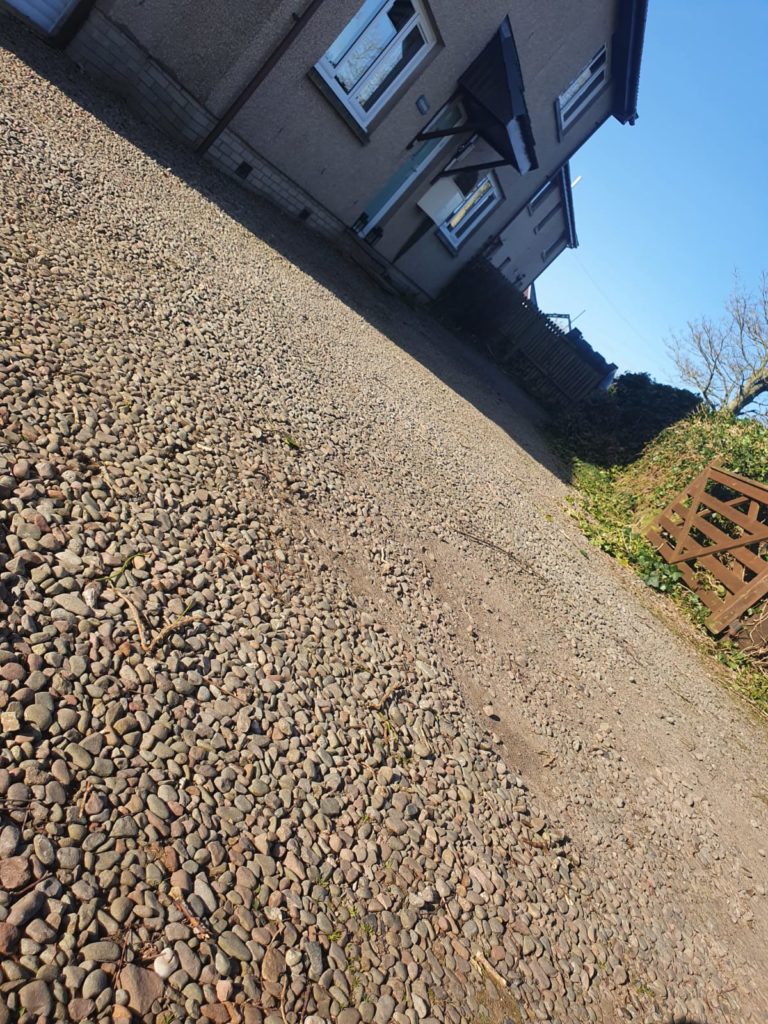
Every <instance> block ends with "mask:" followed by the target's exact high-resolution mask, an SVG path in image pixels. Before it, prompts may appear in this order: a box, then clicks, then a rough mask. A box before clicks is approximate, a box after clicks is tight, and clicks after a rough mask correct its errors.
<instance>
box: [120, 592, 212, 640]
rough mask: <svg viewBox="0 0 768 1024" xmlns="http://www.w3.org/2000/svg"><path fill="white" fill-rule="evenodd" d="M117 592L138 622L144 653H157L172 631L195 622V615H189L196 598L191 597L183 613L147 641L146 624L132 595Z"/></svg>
mask: <svg viewBox="0 0 768 1024" xmlns="http://www.w3.org/2000/svg"><path fill="white" fill-rule="evenodd" d="M115 594H116V595H117V596H118V597H120V598H122V599H123V601H125V603H126V604H127V605H128V609H129V611H130V613H131V617H132V618H133V621H134V622H135V623H136V628H137V629H138V631H139V646H140V647H141V649H142V651H143V652H144V654H148V655H150V656H151V655H152V654H154V653H155V651H156V650H157V648H158V647H159V646H160V644H161V643H162V642H163V640H165V639H166V638H167V637H169V636H170V635H171V633H175V632H176V630H177V629H181V627H182V626H186V625H188V624H189V623H190V622H194V621H195V620H194V618H193V616H191V615H187V612H188V611H189V609H190V608H191V607H192V603H193V601H194V598H190V599H189V601H187V604H186V606H185V608H184V611H183V612H182V613H181V615H179V616H178V618H175V619H174V620H173V622H168V623H167V624H166V625H165V626H163V628H162V629H161V630H160V632H159V633H157V634H156V635H155V636H154V637H153V638H152V639H151V640H150V641H149V643H147V637H146V634H145V632H144V625H143V623H142V621H141V612H140V611H139V609H138V608H137V607H136V605H135V604H134V603H133V601H132V600H131V599H130V597H128V595H127V594H125V593H123V591H122V590H115Z"/></svg>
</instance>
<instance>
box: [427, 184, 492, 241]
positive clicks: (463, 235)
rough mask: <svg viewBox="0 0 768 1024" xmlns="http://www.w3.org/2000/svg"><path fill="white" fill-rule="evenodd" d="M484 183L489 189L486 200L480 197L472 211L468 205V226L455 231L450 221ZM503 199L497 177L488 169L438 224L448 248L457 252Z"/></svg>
mask: <svg viewBox="0 0 768 1024" xmlns="http://www.w3.org/2000/svg"><path fill="white" fill-rule="evenodd" d="M486 183H489V184H490V189H489V190H488V196H489V198H488V199H486V200H482V199H481V200H480V203H481V204H482V205H480V206H478V207H477V208H476V209H475V210H474V212H472V207H471V206H470V213H472V220H470V221H469V223H468V226H467V227H465V228H464V230H462V231H460V232H457V230H456V226H451V221H452V220H453V219H454V218H455V217H456V215H457V214H458V213H460V212H461V210H462V209H463V208H464V207H466V206H467V205H468V204H469V203H470V202H471V200H472V197H473V196H475V195H476V194H477V193H478V192H480V190H481V188H482V187H483V186H484V185H485V184H486ZM503 199H504V193H503V192H502V191H501V188H500V187H499V182H498V179H497V178H496V175H495V174H494V173H493V172H492V171H489V172H488V174H485V175H483V177H482V178H480V180H479V181H478V182H477V184H476V185H475V187H474V188H473V189H472V191H471V192H469V193H467V194H466V195H465V196H464V199H463V200H462V202H461V204H460V205H459V206H457V207H456V209H455V210H454V211H453V212H452V213H451V214H450V216H449V217H446V219H445V220H444V221H443V223H442V224H441V225H440V228H439V231H440V235H441V237H442V238H443V240H444V241H445V242H446V243H447V244H448V246H449V247H450V249H451V250H452V251H453V252H458V250H459V249H460V248H461V247H462V245H464V243H465V242H466V240H467V239H468V238H469V237H470V236H471V235H473V234H474V233H475V230H476V229H477V228H478V227H480V225H481V224H482V223H483V221H484V220H486V218H487V217H488V216H489V215H490V214H491V212H492V211H493V210H495V209H496V207H497V206H498V205H499V203H501V202H502V201H503ZM468 215H469V213H468ZM460 223H461V222H460Z"/></svg>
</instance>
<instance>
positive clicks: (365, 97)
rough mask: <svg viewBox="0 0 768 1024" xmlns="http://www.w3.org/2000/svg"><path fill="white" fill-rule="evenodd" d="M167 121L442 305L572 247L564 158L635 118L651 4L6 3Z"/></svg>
mask: <svg viewBox="0 0 768 1024" xmlns="http://www.w3.org/2000/svg"><path fill="white" fill-rule="evenodd" d="M2 2H4V3H5V5H6V6H10V7H11V8H12V9H14V10H15V11H16V12H17V13H19V14H20V15H21V16H22V17H24V18H25V19H26V20H27V21H29V22H31V23H33V24H34V25H36V26H37V27H38V28H39V29H40V30H41V31H43V32H44V33H46V34H47V35H48V37H49V38H50V39H51V40H52V41H53V42H57V43H58V44H59V45H62V46H66V47H67V50H68V52H69V53H70V54H71V56H72V57H73V59H74V60H76V61H77V62H78V63H79V64H81V65H82V66H83V67H85V68H86V69H87V70H88V71H90V72H91V73H93V74H95V75H97V76H99V77H100V78H102V79H103V80H105V81H106V82H107V83H109V84H110V85H111V86H112V87H113V88H115V89H117V90H119V91H120V92H121V93H123V94H124V95H126V96H127V97H129V99H130V100H131V101H132V102H133V103H134V104H135V105H136V106H137V107H138V108H139V109H140V110H141V111H142V112H143V114H144V115H145V116H146V117H147V118H149V119H151V120H152V121H153V122H155V123H156V124H158V125H160V126H161V127H163V128H164V129H166V130H167V131H169V132H171V133H173V134H174V135H175V136H176V137H178V138H180V139H182V140H183V141H184V142H185V143H187V144H188V145H189V146H191V147H193V148H195V149H196V150H197V151H198V152H199V153H200V154H201V155H204V156H205V158H206V159H207V160H209V161H211V162H213V163H214V164H216V165H218V166H219V167H221V168H222V169H223V170H225V171H226V172H227V173H228V174H230V175H231V176H232V177H234V178H236V179H237V180H239V181H241V182H242V183H243V185H245V186H246V187H248V188H251V189H253V190H254V191H256V192H259V193H261V194H264V195H267V196H269V197H270V198H271V199H272V200H274V201H275V202H277V203H279V204H280V205H281V206H283V207H284V208H285V209H287V210H289V211H290V212H292V213H293V214H295V215H296V216H298V217H301V218H302V219H303V220H305V221H307V223H308V224H309V225H310V226H313V227H315V228H316V229H317V230H318V231H320V232H321V233H323V234H325V235H328V236H332V237H336V238H338V239H347V240H348V241H349V242H350V244H352V245H353V247H354V248H355V250H356V251H357V252H358V254H363V253H365V254H366V258H367V259H369V260H373V261H374V262H375V264H376V265H377V266H378V267H380V268H381V269H382V270H383V271H384V272H385V273H387V275H388V276H389V277H390V278H391V279H392V280H394V281H395V282H396V283H398V284H399V285H400V286H401V287H403V288H406V289H408V290H410V291H412V292H414V293H417V294H418V293H420V294H422V295H425V296H427V297H435V296H437V295H438V294H439V293H440V292H441V291H443V290H444V289H445V288H446V286H447V285H448V284H449V283H450V282H451V280H452V279H453V278H454V277H455V275H456V274H457V272H458V271H459V270H460V269H461V267H463V266H464V265H465V264H467V263H468V262H469V261H471V260H473V259H474V258H475V257H476V256H478V254H483V253H484V254H486V255H487V257H488V258H489V259H490V260H491V261H492V263H493V264H494V266H496V267H498V268H499V269H500V271H501V273H503V274H504V275H505V276H507V277H508V278H509V280H511V281H513V282H516V283H517V284H519V285H520V286H522V287H525V286H526V285H527V284H529V283H530V282H532V281H533V280H535V279H536V277H537V276H538V275H539V274H540V273H541V271H542V270H543V269H544V268H545V267H546V266H547V265H548V264H549V263H550V262H551V261H552V260H553V259H555V258H556V257H557V255H558V254H559V253H560V252H561V251H562V250H563V249H564V248H565V247H566V246H573V245H575V244H576V234H575V228H574V217H573V204H572V198H571V194H570V184H569V178H568V161H569V159H570V158H571V157H572V156H573V154H574V153H575V152H576V151H577V150H578V149H579V148H580V146H582V145H583V144H584V142H585V141H586V140H587V139H588V138H589V137H590V136H591V135H592V134H593V132H594V131H596V129H597V128H599V127H600V125H601V124H603V123H604V122H605V121H606V120H607V119H608V118H610V117H616V118H617V119H618V120H619V121H621V122H622V123H629V124H632V123H634V121H635V118H636V117H637V110H636V104H637V90H638V79H639V70H640V59H641V54H642V45H643V34H644V26H645V17H646V9H647V0H589V2H587V0H536V2H533V0H517V2H515V0H473V2H472V3H467V2H465V0H305V6H304V9H303V11H300V12H297V10H296V5H295V4H293V3H286V2H283V0H230V2H229V3H228V4H227V5H226V6H225V7H222V8H216V9H215V11H214V9H213V8H212V7H211V6H210V5H208V4H203V3H199V4H179V3H178V0H152V2H151V3H145V2H144V0H2Z"/></svg>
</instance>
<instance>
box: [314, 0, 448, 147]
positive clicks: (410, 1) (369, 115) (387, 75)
mask: <svg viewBox="0 0 768 1024" xmlns="http://www.w3.org/2000/svg"><path fill="white" fill-rule="evenodd" d="M434 45H435V33H434V30H433V28H432V25H431V24H430V20H429V17H428V15H427V12H426V9H425V6H424V2H423V0H365V3H364V4H363V6H362V7H361V8H360V9H359V10H358V12H357V14H356V15H355V16H354V18H352V20H351V21H350V22H348V24H347V26H346V28H345V29H344V30H343V32H341V34H340V35H339V36H337V38H336V39H335V40H334V42H333V44H332V45H331V47H330V48H329V49H328V50H326V52H325V53H324V54H323V56H322V58H321V59H320V60H319V61H318V63H317V64H316V65H315V70H316V71H317V73H318V74H319V75H320V76H321V77H322V78H323V79H324V81H325V82H326V84H327V85H329V86H330V87H331V89H332V90H333V92H334V94H335V95H336V97H337V98H338V99H339V100H340V102H341V103H342V104H343V105H344V106H345V107H346V109H347V110H348V111H349V113H350V114H351V115H352V117H353V118H354V119H355V121H357V123H358V124H359V125H360V126H361V127H363V128H366V127H367V126H368V125H369V124H370V122H371V121H372V120H373V118H374V117H375V116H376V114H378V113H379V111H380V110H381V109H382V107H383V106H384V105H385V104H386V103H387V101H388V100H390V99H391V98H392V96H393V94H394V93H395V91H396V90H397V89H398V88H399V87H400V86H401V85H402V84H403V82H404V81H405V80H406V79H407V78H409V77H410V75H411V74H412V73H413V71H414V70H415V68H416V67H418V65H419V64H420V63H421V62H422V60H423V59H424V58H425V57H426V55H427V54H428V53H429V51H430V50H431V49H432V47H433V46H434Z"/></svg>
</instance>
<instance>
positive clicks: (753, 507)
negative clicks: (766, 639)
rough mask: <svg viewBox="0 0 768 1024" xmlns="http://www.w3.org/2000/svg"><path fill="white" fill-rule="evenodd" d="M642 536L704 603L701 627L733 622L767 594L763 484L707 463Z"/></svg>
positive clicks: (767, 515) (716, 628)
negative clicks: (706, 611) (707, 613)
mask: <svg viewBox="0 0 768 1024" xmlns="http://www.w3.org/2000/svg"><path fill="white" fill-rule="evenodd" d="M646 537H647V538H648V540H649V541H650V542H651V544H652V545H653V546H654V548H655V549H656V550H657V551H658V552H659V554H660V555H661V556H662V557H663V558H664V559H665V560H666V561H667V562H669V563H670V564H671V565H676V566H677V568H678V569H679V570H680V572H681V573H682V574H683V579H684V580H685V582H686V583H687V585H688V586H689V587H690V588H691V590H693V591H694V593H695V594H697V595H698V597H699V598H700V600H701V601H702V602H703V603H704V604H705V605H706V606H707V608H709V610H710V613H711V614H710V616H709V618H708V619H707V623H706V625H707V628H708V629H709V630H710V631H711V632H712V633H715V634H717V633H722V632H723V630H725V629H728V628H729V627H732V628H733V627H736V626H737V625H738V623H739V620H740V618H741V616H742V615H744V613H745V612H747V611H748V610H749V609H750V608H751V607H752V606H753V605H754V604H757V602H758V601H761V600H762V599H763V598H764V597H765V596H766V594H768V561H767V560H766V557H767V556H768V486H766V485H765V484H761V483H758V482H757V481H756V480H749V479H748V478H747V477H745V476H739V474H738V473H728V472H727V471H726V470H724V469H721V468H720V467H719V466H718V464H717V463H716V462H714V463H711V464H710V465H709V466H707V468H706V469H705V470H704V472H703V473H700V474H699V476H697V477H696V479H695V480H693V481H691V483H690V484H689V485H688V487H686V488H685V490H683V491H681V492H680V494H678V496H677V497H676V498H675V500H674V501H673V502H672V503H671V504H670V505H669V506H668V507H667V508H666V509H664V511H663V512H662V513H661V515H659V516H657V517H656V519H654V521H653V522H652V523H651V525H650V526H649V527H648V530H647V531H646Z"/></svg>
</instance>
